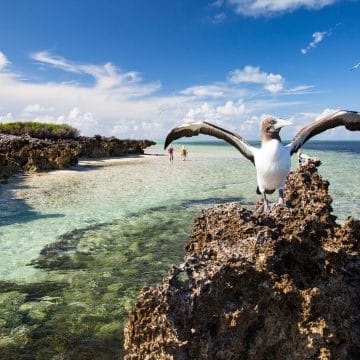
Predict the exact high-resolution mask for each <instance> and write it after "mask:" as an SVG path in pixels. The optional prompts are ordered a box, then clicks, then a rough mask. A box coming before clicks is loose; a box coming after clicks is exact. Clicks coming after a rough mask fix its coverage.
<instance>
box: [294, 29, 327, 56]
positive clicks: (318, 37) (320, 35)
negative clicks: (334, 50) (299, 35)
mask: <svg viewBox="0 0 360 360" xmlns="http://www.w3.org/2000/svg"><path fill="white" fill-rule="evenodd" d="M329 35H330V32H328V31H316V32H314V33H313V34H312V37H313V39H314V40H313V41H311V42H310V43H309V45H308V46H306V47H305V48H303V49H301V50H300V51H301V53H302V54H306V53H307V52H308V51H309V50H310V49H314V48H316V46H317V45H318V44H319V43H320V42H322V41H323V40H324V38H325V36H329Z"/></svg>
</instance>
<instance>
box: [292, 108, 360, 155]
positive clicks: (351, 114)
mask: <svg viewBox="0 0 360 360" xmlns="http://www.w3.org/2000/svg"><path fill="white" fill-rule="evenodd" d="M337 126H345V128H346V129H348V130H350V131H359V130H360V113H359V112H356V111H347V110H339V111H336V112H334V113H333V114H331V115H327V116H324V117H322V118H320V119H318V120H316V121H314V122H313V123H311V124H309V125H307V126H305V127H303V128H302V129H301V130H300V131H299V132H298V133H297V134H296V135H295V136H294V138H293V140H292V141H291V143H290V144H289V145H288V146H290V154H291V155H292V154H294V153H296V152H297V151H298V150H299V149H300V148H301V147H302V146H303V145H304V144H305V143H306V142H307V141H308V140H309V139H311V138H312V137H313V136H315V135H318V134H320V133H322V132H324V131H326V130H329V129H332V128H334V127H337Z"/></svg>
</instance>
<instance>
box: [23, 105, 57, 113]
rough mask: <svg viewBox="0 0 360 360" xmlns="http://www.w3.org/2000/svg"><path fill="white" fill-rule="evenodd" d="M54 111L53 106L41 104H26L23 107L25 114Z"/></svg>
mask: <svg viewBox="0 0 360 360" xmlns="http://www.w3.org/2000/svg"><path fill="white" fill-rule="evenodd" d="M52 111H54V108H53V107H45V106H41V105H39V104H29V105H26V106H25V108H24V109H23V114H27V115H32V114H36V113H44V112H52Z"/></svg>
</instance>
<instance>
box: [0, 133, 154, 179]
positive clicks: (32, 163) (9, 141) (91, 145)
mask: <svg viewBox="0 0 360 360" xmlns="http://www.w3.org/2000/svg"><path fill="white" fill-rule="evenodd" d="M154 144H155V142H153V141H150V140H120V139H117V138H114V137H111V138H107V137H102V136H99V135H97V136H94V137H85V136H80V137H78V138H77V139H75V140H71V139H63V140H46V139H45V140H44V139H36V138H31V137H29V136H26V135H25V136H14V135H4V134H0V179H2V180H7V179H8V178H9V177H11V176H12V175H14V174H16V173H18V172H21V171H25V172H39V171H48V170H61V169H66V168H68V167H70V166H73V165H76V164H77V162H78V159H79V158H80V157H86V158H101V157H110V156H122V155H127V154H143V153H144V149H145V148H147V147H149V146H151V145H154Z"/></svg>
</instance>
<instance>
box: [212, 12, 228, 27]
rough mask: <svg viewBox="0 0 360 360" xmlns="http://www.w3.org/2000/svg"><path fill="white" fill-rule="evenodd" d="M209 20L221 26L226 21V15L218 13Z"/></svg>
mask: <svg viewBox="0 0 360 360" xmlns="http://www.w3.org/2000/svg"><path fill="white" fill-rule="evenodd" d="M208 19H209V20H210V21H211V22H212V23H213V24H221V23H222V22H224V21H225V19H226V14H225V13H223V12H221V13H217V14H215V15H214V16H209V17H208Z"/></svg>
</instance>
